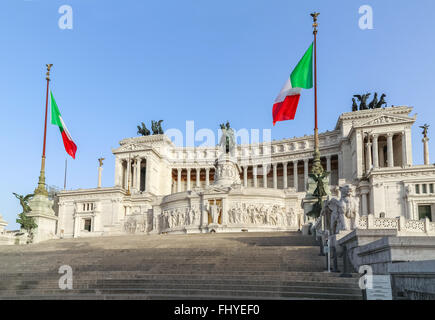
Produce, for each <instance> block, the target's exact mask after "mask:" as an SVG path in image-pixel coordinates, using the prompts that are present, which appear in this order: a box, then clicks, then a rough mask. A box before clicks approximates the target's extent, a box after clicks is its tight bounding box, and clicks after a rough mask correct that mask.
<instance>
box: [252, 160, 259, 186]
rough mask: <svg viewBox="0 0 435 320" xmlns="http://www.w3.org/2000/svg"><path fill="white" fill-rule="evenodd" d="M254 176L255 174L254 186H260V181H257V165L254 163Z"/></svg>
mask: <svg viewBox="0 0 435 320" xmlns="http://www.w3.org/2000/svg"><path fill="white" fill-rule="evenodd" d="M252 176H253V179H254V188H257V187H258V182H257V165H254V166H253V167H252Z"/></svg>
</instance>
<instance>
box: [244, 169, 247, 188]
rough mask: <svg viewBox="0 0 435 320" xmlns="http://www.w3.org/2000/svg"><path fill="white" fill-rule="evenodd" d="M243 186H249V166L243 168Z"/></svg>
mask: <svg viewBox="0 0 435 320" xmlns="http://www.w3.org/2000/svg"><path fill="white" fill-rule="evenodd" d="M243 186H244V187H247V186H248V166H243Z"/></svg>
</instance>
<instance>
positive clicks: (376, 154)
mask: <svg viewBox="0 0 435 320" xmlns="http://www.w3.org/2000/svg"><path fill="white" fill-rule="evenodd" d="M372 139H373V148H372V149H373V168H374V169H378V168H379V147H378V135H377V134H374V135H372Z"/></svg>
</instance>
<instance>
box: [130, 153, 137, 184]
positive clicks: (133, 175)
mask: <svg viewBox="0 0 435 320" xmlns="http://www.w3.org/2000/svg"><path fill="white" fill-rule="evenodd" d="M131 166H132V168H133V172H132V173H131V191H132V192H136V177H137V174H136V172H137V171H136V169H137V166H136V163H135V159H133V160H132V161H131Z"/></svg>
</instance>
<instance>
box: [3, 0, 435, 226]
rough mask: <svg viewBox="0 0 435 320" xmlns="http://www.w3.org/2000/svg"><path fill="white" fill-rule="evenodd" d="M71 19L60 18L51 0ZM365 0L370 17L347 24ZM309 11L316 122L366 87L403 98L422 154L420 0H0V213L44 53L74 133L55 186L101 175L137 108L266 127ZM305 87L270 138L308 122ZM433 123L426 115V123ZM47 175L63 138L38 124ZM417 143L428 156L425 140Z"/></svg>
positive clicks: (38, 115) (36, 102)
mask: <svg viewBox="0 0 435 320" xmlns="http://www.w3.org/2000/svg"><path fill="white" fill-rule="evenodd" d="M65 4H67V5H70V6H71V7H72V9H73V29H72V30H61V29H60V28H59V27H58V20H59V18H60V17H61V14H59V13H58V9H59V7H60V6H62V5H65ZM366 4H367V5H371V6H372V8H373V12H374V29H373V30H361V29H360V28H359V26H358V20H359V18H360V14H359V13H358V9H359V8H360V6H362V5H366ZM315 10H317V11H320V12H321V15H320V17H319V24H320V27H319V29H320V30H319V39H318V81H319V91H318V94H319V127H320V130H321V131H326V130H331V129H333V128H334V126H335V123H336V121H337V118H338V116H339V115H340V114H341V113H342V112H346V111H350V108H351V98H352V95H353V94H356V93H362V92H372V91H379V92H385V93H386V94H387V102H388V103H389V105H391V104H393V105H410V106H414V107H415V109H414V112H415V113H417V114H418V120H417V124H416V126H415V127H414V130H413V152H414V153H413V156H414V163H415V164H419V163H422V162H423V159H422V153H423V151H422V143H421V135H420V131H421V130H420V129H419V128H417V125H422V124H423V123H425V122H428V123H429V124H432V125H433V126H435V125H434V123H433V119H434V116H433V83H434V81H433V75H434V74H435V62H434V58H433V57H434V49H435V42H434V41H433V30H432V29H433V25H432V24H433V23H432V18H433V17H432V12H433V11H434V10H435V2H434V1H433V0H419V1H403V0H400V1H399V0H395V1H392V0H383V1H368V0H367V1H366V0H364V1H363V0H361V1H360V0H358V1H356V0H347V1H332V0H331V1H322V0H319V1H314V0H306V1H289V0H271V1H264V0H263V1H257V0H249V1H245V0H237V1H234V0H233V1H229V0H221V1H211V0H178V1H175V0H173V1H168V0H158V1H157V0H153V1H138V0H123V1H107V0H62V1H57V0H27V1H24V0H3V1H1V3H0V41H1V44H2V50H1V51H0V70H1V71H2V73H1V76H0V108H1V109H2V111H3V112H2V116H1V117H0V136H1V139H0V150H1V156H0V168H1V169H0V170H1V184H0V213H1V214H2V215H3V217H4V218H5V219H6V220H7V221H8V222H9V223H10V224H9V226H8V228H9V229H13V228H17V224H16V223H15V219H16V214H17V213H19V212H20V207H19V204H18V201H17V200H16V199H15V198H14V197H13V195H12V192H17V193H20V194H27V193H31V192H33V190H34V188H35V187H36V184H37V180H38V175H39V168H40V158H41V152H42V134H43V120H44V119H43V117H44V115H43V110H44V104H45V81H44V74H45V64H46V63H53V64H54V67H53V69H52V80H53V81H52V82H51V89H52V90H53V93H54V95H55V97H56V100H57V103H58V105H59V108H60V111H61V112H62V116H63V118H64V120H65V121H66V124H67V126H68V129H69V131H70V132H71V134H72V136H73V138H74V140H75V142H76V143H77V145H78V152H77V159H76V160H72V159H71V160H70V158H69V160H68V167H69V169H68V170H69V174H68V182H67V187H68V188H71V189H75V188H88V187H95V186H96V184H97V166H98V162H97V158H99V157H101V156H103V157H105V158H106V159H107V160H106V161H105V165H104V172H103V186H112V185H113V173H114V167H113V166H114V163H113V155H112V154H111V149H112V148H115V147H116V146H117V145H118V142H119V141H120V140H121V139H123V138H126V137H131V136H135V135H136V125H137V124H138V122H140V121H144V122H146V123H149V122H150V121H151V120H152V119H156V120H157V119H164V123H163V127H164V128H166V129H168V128H178V129H180V130H182V131H184V128H185V122H186V120H194V121H195V128H196V129H200V128H211V129H217V127H218V124H219V123H221V122H224V121H226V120H229V121H230V122H231V124H232V126H233V127H234V128H236V129H240V128H248V129H250V128H258V129H263V128H272V119H271V108H272V104H273V101H274V99H275V97H276V95H277V93H278V92H279V90H280V89H281V86H282V85H283V83H284V81H285V79H286V77H288V75H289V73H290V71H291V70H292V69H293V67H294V66H295V65H296V63H297V62H298V60H299V59H300V58H301V57H302V55H303V53H304V52H305V50H306V49H307V48H308V46H309V44H310V43H311V41H312V28H311V17H310V16H309V13H310V12H312V11H315ZM312 123H313V92H312V90H309V91H304V92H303V95H302V97H301V102H300V105H299V109H298V112H297V114H296V120H295V121H287V122H281V123H278V124H277V126H276V127H273V128H272V138H273V139H282V138H286V137H293V136H301V135H304V134H311V132H312V127H313V125H312ZM434 129H435V127H434ZM47 134H48V136H47V172H46V175H47V183H48V184H49V185H56V186H59V187H62V186H63V177H64V162H65V158H66V153H65V151H64V148H63V145H62V141H61V137H60V134H59V131H58V129H57V128H56V127H53V126H49V128H48V133H47ZM432 142H433V143H431V144H430V151H431V154H432V156H433V157H435V150H434V147H433V145H434V143H435V141H432Z"/></svg>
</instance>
